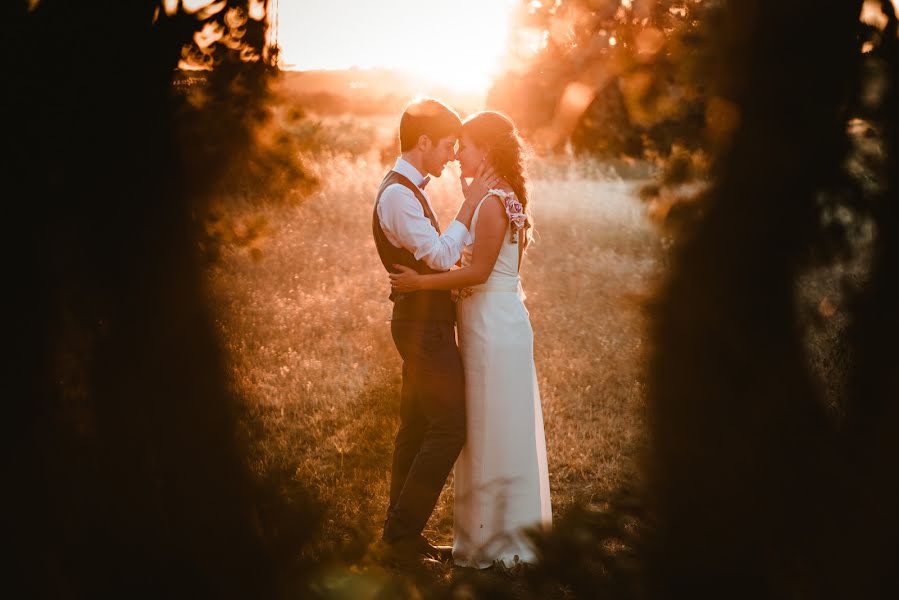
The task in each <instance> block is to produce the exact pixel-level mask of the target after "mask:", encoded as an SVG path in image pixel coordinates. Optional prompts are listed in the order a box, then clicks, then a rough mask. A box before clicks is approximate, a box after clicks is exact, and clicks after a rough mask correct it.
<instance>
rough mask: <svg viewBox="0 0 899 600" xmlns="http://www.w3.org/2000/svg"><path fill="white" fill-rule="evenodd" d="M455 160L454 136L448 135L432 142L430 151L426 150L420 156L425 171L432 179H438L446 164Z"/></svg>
mask: <svg viewBox="0 0 899 600" xmlns="http://www.w3.org/2000/svg"><path fill="white" fill-rule="evenodd" d="M455 158H456V136H454V135H449V136H446V137H444V138H440V139H438V140H437V141H436V142H433V143H432V144H431V147H430V149H428V150H426V151H425V152H424V153H423V156H422V159H423V161H424V167H425V169H426V170H427V171H428V173H429V174H430V175H431V176H433V177H440V174H441V173H443V168H444V167H445V166H446V163H448V162H449V161H451V160H454V159H455Z"/></svg>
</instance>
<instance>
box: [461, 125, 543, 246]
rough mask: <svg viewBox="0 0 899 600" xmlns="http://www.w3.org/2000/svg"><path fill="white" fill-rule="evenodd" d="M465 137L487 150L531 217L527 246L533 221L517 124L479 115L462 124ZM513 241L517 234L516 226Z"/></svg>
mask: <svg viewBox="0 0 899 600" xmlns="http://www.w3.org/2000/svg"><path fill="white" fill-rule="evenodd" d="M462 135H467V136H468V137H469V138H470V139H471V141H472V142H474V143H475V145H477V146H478V147H479V148H486V149H487V161H488V162H489V164H490V165H492V166H493V169H494V170H495V171H496V174H497V175H499V176H500V177H502V178H503V179H505V180H506V182H508V184H509V186H510V187H511V188H512V191H513V192H515V196H516V197H517V198H518V201H519V202H521V205H522V206H523V207H524V214H525V215H526V216H527V219H526V220H525V224H524V232H525V239H524V242H525V244H526V245H527V244H528V243H530V241H531V237H532V235H531V234H532V229H533V221H532V219H531V211H530V209H529V208H528V177H527V172H526V170H525V166H524V162H525V157H526V149H525V145H524V142H523V141H522V139H521V136H520V135H519V134H518V130H517V129H516V128H515V123H513V122H512V119H510V118H509V117H507V116H506V115H504V114H502V113H500V112H496V111H493V110H485V111H482V112H479V113H475V114H473V115H471V116H470V117H468V118H467V119H465V121H463V122H462ZM511 227H512V238H513V239H514V238H515V237H516V236H515V234H516V233H517V232H516V230H515V226H514V224H513V225H511Z"/></svg>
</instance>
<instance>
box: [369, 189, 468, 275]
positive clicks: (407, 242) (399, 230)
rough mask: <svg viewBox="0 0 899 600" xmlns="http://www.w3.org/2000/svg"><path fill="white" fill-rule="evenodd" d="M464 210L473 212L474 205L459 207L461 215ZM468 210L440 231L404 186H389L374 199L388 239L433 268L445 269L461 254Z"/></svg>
mask: <svg viewBox="0 0 899 600" xmlns="http://www.w3.org/2000/svg"><path fill="white" fill-rule="evenodd" d="M465 204H468V203H467V202H465V203H463V207H464V206H465ZM466 211H467V212H469V213H471V214H473V213H474V208H469V209H465V210H463V208H461V207H460V209H459V212H460V213H463V214H462V217H463V219H464V218H465V212H466ZM471 214H468V222H467V224H466V223H463V222H462V221H459V220H458V218H457V220H455V221H453V222H452V223H451V224H450V226H449V227H447V228H446V231H445V232H443V235H440V234H438V233H437V230H436V229H434V226H433V225H431V221H430V219H428V218H427V217H426V216H425V215H424V213H423V212H422V210H421V204H420V203H419V202H418V199H417V198H416V197H415V195H414V194H413V193H412V191H411V190H409V189H408V188H406V187H405V186H403V185H398V184H395V185H391V186H389V187H388V188H387V189H386V190H384V192H383V193H382V194H381V200H380V202H378V218H379V219H380V221H381V228H382V229H383V230H384V234H385V235H386V236H387V239H388V240H389V241H390V243H391V244H393V245H394V246H397V247H402V248H405V249H406V250H408V251H409V252H411V253H412V254H413V256H415V259H416V260H421V261H424V263H425V264H426V265H428V266H429V267H431V268H432V269H434V270H436V271H446V270H449V269H450V267H452V266H453V265H454V264H456V262H457V261H458V260H459V257H460V256H462V249H463V248H464V247H465V244H466V243H467V241H468V239H469V236H468V227H469V226H470V225H471Z"/></svg>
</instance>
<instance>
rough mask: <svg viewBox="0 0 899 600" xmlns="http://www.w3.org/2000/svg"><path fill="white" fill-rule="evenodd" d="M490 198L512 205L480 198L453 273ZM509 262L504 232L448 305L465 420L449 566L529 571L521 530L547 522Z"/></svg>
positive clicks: (538, 424)
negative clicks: (495, 251)
mask: <svg viewBox="0 0 899 600" xmlns="http://www.w3.org/2000/svg"><path fill="white" fill-rule="evenodd" d="M491 194H495V195H497V196H500V198H501V199H502V200H503V204H504V205H505V206H506V207H507V209H506V210H507V213H508V211H509V208H508V206H509V203H510V202H511V201H512V200H514V199H515V196H514V194H512V193H508V192H505V191H502V190H490V191H489V192H488V195H487V196H485V197H484V198H483V199H482V200H481V203H480V204H479V205H478V207H477V208H476V209H475V213H474V216H473V217H472V220H471V227H470V231H471V232H472V233H471V235H472V240H471V241H472V245H469V246H467V247H466V248H465V250H464V251H463V254H462V264H463V266H465V265H470V264H471V256H472V248H473V243H474V232H475V229H476V224H477V219H478V214H479V213H480V209H481V206H482V205H483V204H484V201H485V200H488V198H489V197H490V195H491ZM489 201H490V202H496V200H495V199H491V200H489ZM518 261H519V254H518V245H517V243H511V242H510V241H509V234H508V233H507V234H506V238H505V241H504V242H503V246H502V249H501V250H500V253H499V256H498V257H497V259H496V264H495V266H494V267H493V271H492V273H491V274H490V277H489V278H488V279H487V281H486V282H485V283H484V284H482V285H479V286H475V287H472V288H466V289H465V290H462V293H461V294H460V296H461V298H460V299H459V300H458V302H457V304H456V318H457V327H458V335H459V349H460V351H461V354H462V362H463V364H464V366H465V398H466V400H465V402H466V411H467V419H468V423H467V425H468V432H467V437H466V442H465V447H464V448H463V449H462V453H461V454H460V455H459V458H458V460H457V461H456V466H455V471H454V481H455V506H454V523H453V530H454V531H453V560H454V562H455V563H456V564H457V565H459V566H467V567H475V568H485V567H489V566H491V565H492V564H493V563H494V562H495V561H501V562H502V563H503V564H504V565H505V566H507V567H509V566H512V565H514V564H516V563H518V562H533V561H534V559H535V555H534V550H533V548H532V547H531V544H530V542H529V540H528V538H527V536H526V535H525V533H524V530H525V529H531V528H541V527H549V525H550V524H551V522H552V510H551V507H550V497H549V476H548V472H547V464H546V439H545V437H544V432H543V410H542V408H541V405H540V391H539V389H538V387H537V371H536V368H535V365H534V334H533V330H532V329H531V323H530V320H529V319H528V311H527V309H526V308H525V306H524V302H523V300H524V293H523V292H522V289H521V282H520V280H519V277H518V270H519V264H518Z"/></svg>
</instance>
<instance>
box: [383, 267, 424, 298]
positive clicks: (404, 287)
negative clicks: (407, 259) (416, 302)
mask: <svg viewBox="0 0 899 600" xmlns="http://www.w3.org/2000/svg"><path fill="white" fill-rule="evenodd" d="M393 268H394V269H396V270H397V271H399V272H398V273H390V287H392V288H393V291H394V292H400V293H402V292H415V291H418V290H420V289H421V275H419V274H418V273H417V272H416V271H415V270H414V269H410V268H409V267H404V266H403V265H393Z"/></svg>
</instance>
